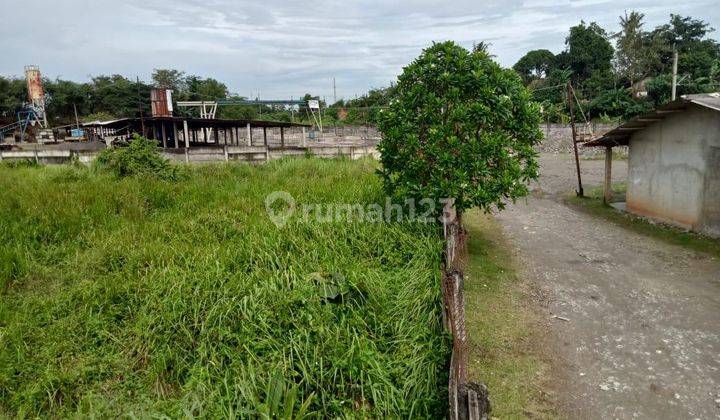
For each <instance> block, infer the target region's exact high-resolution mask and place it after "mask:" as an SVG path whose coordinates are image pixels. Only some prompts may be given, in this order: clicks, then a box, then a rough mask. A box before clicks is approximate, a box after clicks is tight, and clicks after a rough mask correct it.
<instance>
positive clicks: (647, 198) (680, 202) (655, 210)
mask: <svg viewBox="0 0 720 420" xmlns="http://www.w3.org/2000/svg"><path fill="white" fill-rule="evenodd" d="M585 146H586V147H605V148H606V149H605V150H606V152H605V172H606V173H605V198H606V200H607V199H609V197H610V194H611V189H610V172H611V168H612V164H611V162H612V148H613V147H615V146H628V149H629V157H628V159H629V160H628V178H627V179H628V181H627V193H626V207H627V210H628V211H629V212H631V213H635V214H638V215H642V216H647V217H650V218H654V219H659V220H662V221H665V222H669V223H672V224H675V225H678V226H681V227H683V228H686V229H690V230H694V231H697V232H701V233H704V234H707V235H709V236H714V237H720V93H709V94H697V95H685V96H682V97H681V98H679V99H677V100H675V101H672V102H669V103H667V104H665V105H663V106H661V107H659V108H657V109H656V110H654V111H653V112H651V113H648V114H646V115H642V116H639V117H635V118H633V119H631V120H629V121H627V122H626V123H624V124H622V125H620V126H619V127H617V128H615V129H613V130H611V131H609V132H607V133H605V134H604V135H603V136H602V137H599V138H597V139H594V140H592V141H590V142H587V143H585Z"/></svg>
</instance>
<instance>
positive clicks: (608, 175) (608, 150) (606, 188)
mask: <svg viewBox="0 0 720 420" xmlns="http://www.w3.org/2000/svg"><path fill="white" fill-rule="evenodd" d="M611 199H612V147H610V146H606V147H605V184H604V185H603V202H604V203H605V204H608V203H610V200H611Z"/></svg>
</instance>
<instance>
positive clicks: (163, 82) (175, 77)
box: [152, 69, 187, 94]
mask: <svg viewBox="0 0 720 420" xmlns="http://www.w3.org/2000/svg"><path fill="white" fill-rule="evenodd" d="M152 81H153V84H154V85H155V87H157V88H164V89H172V90H173V91H174V92H175V93H176V94H178V93H181V92H184V91H185V90H186V89H187V86H186V84H185V72H184V71H179V70H171V69H153V73H152Z"/></svg>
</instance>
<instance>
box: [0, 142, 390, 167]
mask: <svg viewBox="0 0 720 420" xmlns="http://www.w3.org/2000/svg"><path fill="white" fill-rule="evenodd" d="M98 154H99V152H89V151H74V150H43V149H40V148H38V149H34V150H12V151H0V161H21V160H30V161H35V162H38V163H41V164H65V163H71V162H73V161H74V160H76V161H78V162H80V163H86V164H87V163H90V162H92V161H93V160H94V159H95V158H96V157H97V155H98ZM161 154H162V155H163V156H164V157H165V158H167V159H169V160H170V161H173V162H178V163H183V162H184V163H204V162H229V161H237V162H247V163H265V162H268V161H270V160H272V159H281V158H284V157H287V156H296V157H304V156H307V155H310V156H317V157H322V158H337V157H348V158H350V159H359V158H362V157H365V156H369V157H373V158H379V156H380V155H379V153H378V151H377V149H376V148H375V147H373V146H317V147H285V148H282V147H265V146H225V147H198V148H191V149H165V150H163V151H162V152H161Z"/></svg>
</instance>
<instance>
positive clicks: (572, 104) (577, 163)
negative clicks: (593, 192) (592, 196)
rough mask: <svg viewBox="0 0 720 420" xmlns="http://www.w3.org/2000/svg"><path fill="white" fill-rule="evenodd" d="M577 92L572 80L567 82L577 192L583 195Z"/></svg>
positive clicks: (580, 195)
mask: <svg viewBox="0 0 720 420" xmlns="http://www.w3.org/2000/svg"><path fill="white" fill-rule="evenodd" d="M574 96H575V94H574V93H573V87H572V84H570V82H568V83H567V97H568V106H569V107H570V125H571V127H572V142H573V150H574V151H575V168H576V169H577V179H578V190H577V192H576V194H577V196H578V197H583V196H584V195H585V194H584V193H583V186H582V178H581V177H580V157H579V156H578V148H577V132H576V131H575V101H574V100H573V97H574Z"/></svg>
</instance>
